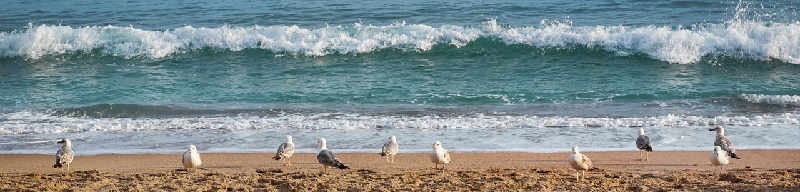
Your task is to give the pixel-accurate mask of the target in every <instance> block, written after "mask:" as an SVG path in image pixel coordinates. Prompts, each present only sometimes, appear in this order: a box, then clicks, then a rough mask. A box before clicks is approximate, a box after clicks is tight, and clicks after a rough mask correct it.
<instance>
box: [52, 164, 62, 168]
mask: <svg viewBox="0 0 800 192" xmlns="http://www.w3.org/2000/svg"><path fill="white" fill-rule="evenodd" d="M53 168H61V163H56V164H54V165H53Z"/></svg>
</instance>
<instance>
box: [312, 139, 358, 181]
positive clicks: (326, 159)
mask: <svg viewBox="0 0 800 192" xmlns="http://www.w3.org/2000/svg"><path fill="white" fill-rule="evenodd" d="M318 142H319V153H317V162H319V164H321V165H322V172H323V173H326V172H328V167H336V168H339V169H350V167H347V165H344V164H343V163H342V162H339V159H337V158H336V155H335V154H333V152H331V151H328V145H327V144H326V142H325V138H319V141H318Z"/></svg>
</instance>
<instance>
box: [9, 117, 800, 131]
mask: <svg viewBox="0 0 800 192" xmlns="http://www.w3.org/2000/svg"><path fill="white" fill-rule="evenodd" d="M0 119H5V121H4V122H3V123H2V124H0V135H31V134H53V133H76V132H119V131H122V132H136V131H153V130H182V129H204V130H208V129H223V130H259V129H273V130H282V129H283V130H285V129H301V130H326V129H334V130H371V129H381V128H392V129H418V130H441V129H467V130H469V129H517V128H563V127H578V128H620V127H687V126H711V125H729V126H743V127H749V126H790V125H791V126H794V125H800V114H795V113H785V114H767V115H753V116H716V117H701V116H680V115H666V116H655V117H632V118H602V117H598V118H584V117H539V116H526V115H521V116H506V115H481V114H477V115H464V116H449V117H444V116H396V115H387V116H384V115H377V116H376V115H361V114H356V113H344V114H341V113H335V114H329V113H321V114H282V115H276V116H269V117H260V116H246V115H240V116H224V117H197V118H164V119H156V118H77V117H63V116H51V115H49V114H43V113H37V112H16V113H8V114H2V115H0Z"/></svg>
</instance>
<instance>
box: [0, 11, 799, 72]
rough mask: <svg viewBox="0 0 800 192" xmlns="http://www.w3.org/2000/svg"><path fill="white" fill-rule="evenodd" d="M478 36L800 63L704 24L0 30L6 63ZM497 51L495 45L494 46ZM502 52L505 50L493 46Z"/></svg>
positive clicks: (792, 53)
mask: <svg viewBox="0 0 800 192" xmlns="http://www.w3.org/2000/svg"><path fill="white" fill-rule="evenodd" d="M479 38H486V39H490V40H493V41H500V42H503V43H500V44H481V46H498V45H500V46H515V45H526V46H531V47H534V48H556V49H560V48H570V47H588V48H599V49H603V50H607V51H610V52H614V53H615V54H617V55H630V54H642V55H646V56H648V57H650V58H653V59H657V60H661V61H666V62H670V63H679V64H689V63H695V62H698V61H700V60H701V59H702V58H703V57H705V56H727V57H734V58H741V59H756V60H779V61H782V62H787V63H793V64H800V46H797V45H799V44H800V23H764V22H738V23H726V24H708V25H697V26H655V25H648V26H575V25H572V23H571V22H569V21H551V20H543V21H542V22H541V23H540V25H537V26H522V27H515V26H508V25H503V24H498V23H497V21H495V20H489V21H487V22H484V23H481V24H480V25H478V26H459V25H441V26H429V25H425V24H406V23H397V24H391V25H383V26H374V25H365V24H360V23H355V24H353V25H348V26H325V27H319V28H306V27H301V26H297V25H292V26H283V25H276V26H258V25H255V26H228V25H224V26H220V27H215V28H206V27H192V26H185V27H180V28H175V29H168V30H163V31H159V30H145V29H138V28H135V27H132V26H130V27H121V26H86V27H72V26H57V25H29V26H28V27H27V28H26V29H25V30H20V31H12V32H0V57H25V58H29V59H38V58H41V57H43V56H47V55H57V54H68V53H100V54H103V55H113V56H120V57H125V58H136V57H144V58H153V59H157V58H164V57H168V56H171V55H176V54H183V53H187V52H191V51H193V50H199V49H206V48H212V49H223V50H229V51H241V50H244V49H261V50H267V51H271V52H276V53H288V54H294V55H302V56H325V55H331V54H364V53H370V52H374V51H377V50H384V49H397V50H400V51H417V52H425V51H428V50H431V49H433V48H434V47H436V46H453V47H456V48H459V47H463V46H465V45H468V44H470V43H471V42H473V41H475V40H476V39H479ZM487 48H488V49H492V48H493V47H487ZM494 48H495V49H502V48H498V47H494Z"/></svg>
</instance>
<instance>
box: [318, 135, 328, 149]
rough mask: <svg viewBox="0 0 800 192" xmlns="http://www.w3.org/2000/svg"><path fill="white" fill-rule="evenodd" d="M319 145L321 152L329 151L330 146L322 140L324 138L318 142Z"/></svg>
mask: <svg viewBox="0 0 800 192" xmlns="http://www.w3.org/2000/svg"><path fill="white" fill-rule="evenodd" d="M317 144H319V149H320V150H322V149H328V145H327V142H326V141H325V138H322V137H320V138H319V139H318V140H317Z"/></svg>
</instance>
